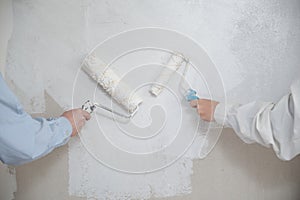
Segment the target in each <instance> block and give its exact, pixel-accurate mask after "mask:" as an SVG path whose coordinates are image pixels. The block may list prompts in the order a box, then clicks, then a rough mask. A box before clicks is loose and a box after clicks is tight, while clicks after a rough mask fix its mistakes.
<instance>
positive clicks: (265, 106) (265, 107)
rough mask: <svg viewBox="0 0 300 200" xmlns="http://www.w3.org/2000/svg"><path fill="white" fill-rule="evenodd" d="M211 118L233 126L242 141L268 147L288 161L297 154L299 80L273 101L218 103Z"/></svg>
mask: <svg viewBox="0 0 300 200" xmlns="http://www.w3.org/2000/svg"><path fill="white" fill-rule="evenodd" d="M224 110H225V113H224V112H223V111H224ZM223 113H224V114H223ZM215 119H216V121H217V122H218V123H222V122H223V121H224V125H225V126H227V127H231V128H233V129H234V131H235V132H236V134H237V135H238V136H239V137H240V138H241V139H242V140H243V141H244V142H246V143H259V144H261V145H263V146H265V147H272V148H273V149H274V151H275V153H276V155H277V156H278V157H279V158H280V159H282V160H290V159H292V158H294V157H295V156H296V155H298V154H299V153H300V80H298V81H296V82H295V83H294V84H292V86H291V93H290V94H288V95H286V96H284V97H282V98H281V99H280V101H279V102H277V103H276V104H275V103H270V102H252V103H249V104H245V105H226V106H225V104H223V103H220V104H219V105H218V106H217V108H216V110H215Z"/></svg>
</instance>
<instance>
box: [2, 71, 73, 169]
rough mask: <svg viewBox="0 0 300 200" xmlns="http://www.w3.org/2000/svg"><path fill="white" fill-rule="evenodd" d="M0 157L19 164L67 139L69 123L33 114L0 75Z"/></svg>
mask: <svg viewBox="0 0 300 200" xmlns="http://www.w3.org/2000/svg"><path fill="white" fill-rule="evenodd" d="M0 127H1V128H0V160H1V161H2V162H3V163H5V164H9V165H21V164H24V163H27V162H30V161H33V160H36V159H38V158H40V157H42V156H44V155H46V154H48V153H50V152H51V151H52V150H53V149H54V148H56V147H59V146H61V145H64V144H66V143H67V142H68V140H69V138H70V135H71V133H72V126H71V124H70V122H69V121H68V120H67V119H66V118H65V117H59V118H56V119H45V118H32V117H31V116H30V115H29V114H27V113H26V112H25V111H24V110H23V108H22V106H21V105H20V103H19V101H18V100H17V98H16V97H15V95H14V94H13V93H12V92H11V91H10V90H9V88H8V87H7V85H6V84H5V82H4V80H3V78H2V76H1V75H0Z"/></svg>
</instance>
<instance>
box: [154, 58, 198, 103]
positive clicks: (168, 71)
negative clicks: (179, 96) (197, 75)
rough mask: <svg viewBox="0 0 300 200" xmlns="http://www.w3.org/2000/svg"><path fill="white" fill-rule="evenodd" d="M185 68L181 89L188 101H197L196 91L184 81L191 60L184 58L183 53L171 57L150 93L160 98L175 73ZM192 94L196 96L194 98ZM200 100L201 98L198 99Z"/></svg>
mask: <svg viewBox="0 0 300 200" xmlns="http://www.w3.org/2000/svg"><path fill="white" fill-rule="evenodd" d="M180 67H184V71H183V75H182V77H181V82H180V84H179V85H180V88H181V89H183V90H184V96H185V98H186V100H187V101H191V100H194V99H197V98H198V97H197V96H196V91H195V90H193V89H192V88H190V87H189V86H188V85H187V84H186V83H184V81H183V79H184V78H185V76H186V73H187V71H188V68H189V60H188V59H187V58H185V57H184V56H183V54H181V53H177V52H173V53H172V55H171V56H170V57H169V60H168V61H167V63H166V65H164V68H163V69H162V70H161V72H160V74H159V76H158V78H157V79H156V80H155V83H154V84H153V85H152V86H151V88H150V91H149V92H150V93H151V94H152V95H154V96H158V95H159V94H160V93H161V92H162V91H163V89H164V88H165V86H166V85H167V84H168V82H169V81H170V79H171V78H172V76H173V75H174V73H176V71H177V70H178V69H179V68H180ZM192 94H195V95H194V96H193V95H192ZM198 99H199V98H198Z"/></svg>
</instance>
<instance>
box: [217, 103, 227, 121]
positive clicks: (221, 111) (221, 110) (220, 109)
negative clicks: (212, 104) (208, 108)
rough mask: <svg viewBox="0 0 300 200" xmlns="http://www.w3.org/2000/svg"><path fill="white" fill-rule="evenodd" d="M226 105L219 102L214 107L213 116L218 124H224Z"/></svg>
mask: <svg viewBox="0 0 300 200" xmlns="http://www.w3.org/2000/svg"><path fill="white" fill-rule="evenodd" d="M225 109H226V107H225V104H224V103H219V104H218V105H217V107H216V109H215V113H214V118H215V120H216V122H217V123H218V124H220V125H225V118H226V110H225Z"/></svg>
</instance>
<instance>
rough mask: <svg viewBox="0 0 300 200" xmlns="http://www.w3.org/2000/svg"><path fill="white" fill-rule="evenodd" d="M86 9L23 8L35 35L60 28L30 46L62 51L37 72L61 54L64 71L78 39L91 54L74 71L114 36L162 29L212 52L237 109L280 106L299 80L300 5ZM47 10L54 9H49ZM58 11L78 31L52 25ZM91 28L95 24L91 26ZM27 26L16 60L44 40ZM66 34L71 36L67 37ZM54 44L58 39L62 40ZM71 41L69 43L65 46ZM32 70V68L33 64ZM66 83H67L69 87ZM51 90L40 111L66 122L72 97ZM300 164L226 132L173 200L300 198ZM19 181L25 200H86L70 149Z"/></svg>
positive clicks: (28, 169)
mask: <svg viewBox="0 0 300 200" xmlns="http://www.w3.org/2000/svg"><path fill="white" fill-rule="evenodd" d="M32 2H33V3H32ZM58 2H61V3H58ZM78 3H80V6H77V4H75V3H74V4H72V5H70V4H68V3H67V2H66V1H53V2H50V3H48V4H47V3H44V4H43V2H42V1H35V2H34V1H28V2H25V3H23V2H19V1H15V9H17V10H18V11H24V10H22V9H23V7H22V6H25V11H26V9H28V12H29V10H33V11H34V12H31V14H30V15H29V14H28V15H29V17H28V16H27V15H25V12H23V13H22V12H17V13H15V15H16V16H17V17H19V19H21V17H24V20H28V19H32V21H33V22H32V21H30V20H28V21H26V23H29V24H31V23H32V25H33V26H32V27H31V28H32V29H31V30H39V29H37V28H38V27H42V28H41V30H43V31H45V30H47V28H48V27H47V26H45V27H44V26H42V25H41V24H39V23H36V21H35V20H34V17H35V14H39V15H41V16H43V17H44V18H42V20H46V21H47V22H49V24H50V25H51V26H53V27H55V29H52V30H53V31H48V32H47V31H45V32H44V35H38V36H36V37H32V38H29V39H30V40H28V41H29V42H31V43H33V44H36V45H35V46H33V47H30V46H29V45H28V46H26V47H28V48H29V47H30V49H31V50H32V52H33V53H32V54H30V55H29V56H32V57H34V56H36V55H41V54H39V52H40V51H41V50H48V51H49V49H50V52H52V54H45V57H42V58H43V59H42V58H39V60H38V61H37V63H35V64H37V66H39V64H43V62H44V65H45V66H48V67H50V66H49V64H48V63H51V64H52V63H53V61H52V60H51V59H49V55H53V56H54V57H55V58H56V59H54V60H59V61H60V62H59V63H60V65H62V66H63V64H62V62H61V61H65V60H60V59H63V58H62V57H63V56H64V54H62V55H56V54H55V53H54V52H55V51H56V48H57V49H59V50H60V52H62V50H66V51H65V52H69V51H68V49H64V47H66V46H68V45H69V46H70V45H73V44H74V43H71V42H73V41H74V40H75V39H77V40H78V38H81V39H82V40H84V43H85V46H84V49H77V50H76V49H75V50H74V51H75V53H77V54H76V55H77V56H78V57H76V59H73V60H71V59H70V60H71V61H72V64H78V62H80V60H81V58H82V56H83V55H84V53H86V52H87V51H89V50H90V49H91V48H92V47H94V46H95V45H96V44H97V43H98V42H100V41H102V40H104V39H105V38H106V37H108V36H110V35H112V34H114V33H118V32H120V31H123V30H127V29H130V28H135V27H140V26H160V27H166V28H171V29H175V30H177V31H181V32H183V33H185V34H188V35H189V36H191V37H193V38H194V39H195V40H196V41H197V42H199V43H200V44H201V45H202V46H203V47H204V48H205V49H206V51H207V53H208V54H209V55H210V57H211V58H212V60H213V61H214V63H215V64H216V66H217V67H218V69H219V71H220V73H221V74H222V78H223V81H224V84H225V89H226V92H227V94H228V99H229V101H234V102H242V103H244V102H248V101H253V100H256V99H262V100H272V101H276V100H277V99H278V98H279V97H280V96H281V95H283V94H285V93H286V92H287V91H288V87H289V85H290V83H291V82H292V80H293V79H294V78H296V77H299V61H300V60H299V59H300V58H299V56H297V52H299V50H300V40H299V37H298V35H299V33H300V24H299V23H300V20H299V13H300V12H299V9H300V5H299V1H296V0H295V1H284V2H282V1H278V0H268V1H264V2H262V1H253V2H248V1H233V0H232V1H226V2H223V1H214V2H207V1H156V2H152V1H142V2H141V1H98V2H95V1H80V2H79V1H78ZM61 5H62V6H61ZM158 5H159V6H158ZM51 6H52V7H51ZM41 8H46V10H40V9H41ZM66 8H69V9H70V8H72V9H70V10H72V12H71V11H70V13H65V12H64V9H66ZM67 10H68V9H67ZM51 11H52V12H57V13H60V14H62V15H61V16H60V15H59V16H53V17H54V18H55V17H57V20H56V21H57V22H58V21H59V17H61V18H64V19H65V21H67V22H68V23H67V26H63V25H64V24H63V23H62V24H61V23H56V22H55V23H53V21H52V18H51V17H50V18H49V16H48V15H47V12H51ZM77 11H78V13H82V16H78V15H76V12H77ZM82 11H83V12H82ZM63 13H65V14H66V15H64V14H63ZM74 13H75V14H74ZM22 14H24V16H22ZM26 16H27V17H26ZM30 17H32V18H30ZM81 17H82V18H81ZM75 19H76V20H75ZM82 19H85V20H88V23H86V22H83V21H82ZM74 21H76V22H77V24H80V23H82V24H85V25H89V26H90V27H93V29H88V28H85V29H84V30H90V31H91V30H93V31H91V32H88V31H83V32H80V31H79V29H78V27H77V26H76V24H75V23H74ZM21 22H22V21H21V20H19V21H18V22H17V25H18V29H15V30H19V32H17V33H14V38H15V40H14V42H12V43H11V46H10V47H11V49H10V52H11V55H12V56H11V58H13V59H16V57H14V56H16V55H19V54H16V52H17V51H14V50H13V49H16V48H19V49H21V48H20V46H19V45H20V43H18V42H17V41H21V42H22V41H23V40H20V39H24V38H21V37H18V36H20V33H21V34H23V35H24V34H25V35H26V34H29V36H30V34H33V35H32V36H35V35H34V34H35V33H30V30H29V31H28V32H20V30H22V28H24V26H22V23H21ZM52 23H53V24H52ZM43 28H45V29H43ZM65 29H68V30H69V32H67V34H66V31H64V30H65ZM26 30H28V29H26ZM56 31H58V32H56ZM77 31H78V32H77ZM18 33H19V35H18ZM64 34H65V35H64ZM49 36H50V37H49ZM49 38H52V39H53V38H55V39H53V41H52V40H51V39H50V40H49ZM66 38H67V39H66ZM47 39H48V40H47ZM60 39H62V40H60ZM65 39H66V40H65ZM61 41H63V42H65V44H62V43H60V42H61ZM68 42H70V43H68ZM79 42H81V40H80V41H79ZM25 44H26V43H25ZM45 44H47V45H45ZM26 45H27V44H26ZM52 45H53V46H52ZM43 48H44V49H43ZM23 50H24V49H23ZM25 50H26V49H25ZM20 51H22V50H20ZM65 52H64V53H65ZM14 53H15V54H14ZM71 53H72V51H70V54H69V55H74V54H71ZM73 53H74V52H73ZM22 55H23V54H22ZM80 56H81V57H80ZM70 57H71V56H70ZM47 58H48V59H49V60H47V62H46V61H43V60H44V59H47ZM25 61H26V62H27V63H28V64H30V63H31V61H32V59H27V60H25ZM17 62H18V60H17ZM64 64H69V65H70V63H64ZM35 67H36V66H35ZM33 68H34V67H33ZM34 69H35V68H34ZM35 71H37V74H39V75H41V72H39V68H37V67H36V70H35ZM62 71H63V69H62ZM62 81H65V82H63V83H64V84H67V80H62ZM21 86H22V85H21ZM25 86H26V85H25ZM16 88H18V87H16ZM21 89H22V88H21ZM41 89H42V88H38V89H37V90H36V93H35V95H36V96H37V97H38V98H37V99H43V98H44V93H42V94H41V93H40V92H41V91H42V90H41ZM47 89H48V90H47V91H48V92H49V93H50V95H46V96H45V100H46V102H45V107H43V105H41V104H38V105H37V107H35V108H39V109H40V111H41V112H43V109H46V113H47V115H48V116H52V115H59V114H60V112H62V109H61V107H62V106H63V103H61V100H60V98H59V95H57V94H56V95H55V92H56V93H57V92H59V93H63V92H61V91H63V88H61V89H60V90H61V91H57V88H54V89H53V88H50V89H49V88H47ZM245 89H247V93H245ZM19 94H20V92H19ZM21 94H22V93H21ZM51 96H52V97H51ZM53 96H55V98H54V99H53ZM25 102H26V101H25ZM28 102H30V101H28ZM57 103H58V104H57ZM30 107H31V104H30V103H28V107H27V108H28V109H30ZM37 111H38V110H35V112H37ZM299 165H300V160H299V158H296V159H294V160H293V161H291V162H281V161H279V160H278V159H277V158H276V157H275V155H274V154H273V152H272V151H271V150H267V149H265V148H262V147H259V146H257V145H246V144H243V143H242V142H241V141H240V140H239V139H238V138H237V137H236V136H235V135H234V133H233V132H232V131H231V130H224V132H223V134H222V137H221V138H220V141H219V143H218V145H217V146H216V148H215V149H214V151H213V152H212V154H210V155H209V156H208V157H207V158H206V159H205V160H201V161H199V160H196V161H194V167H193V172H194V173H193V176H192V193H191V194H189V195H186V196H184V197H170V199H183V198H184V199H200V198H203V199H220V198H223V199H297V198H298V197H299V195H300V194H299V187H300V178H299V176H298V174H299V170H298V169H299ZM17 180H18V192H17V193H16V199H25V200H26V199H59V198H61V199H77V198H75V197H69V195H68V192H67V187H68V157H67V147H62V148H60V149H58V150H56V151H54V152H53V153H52V154H50V155H49V156H47V157H45V158H42V159H40V160H38V161H35V162H33V163H31V164H28V165H24V166H21V167H18V168H17Z"/></svg>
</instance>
